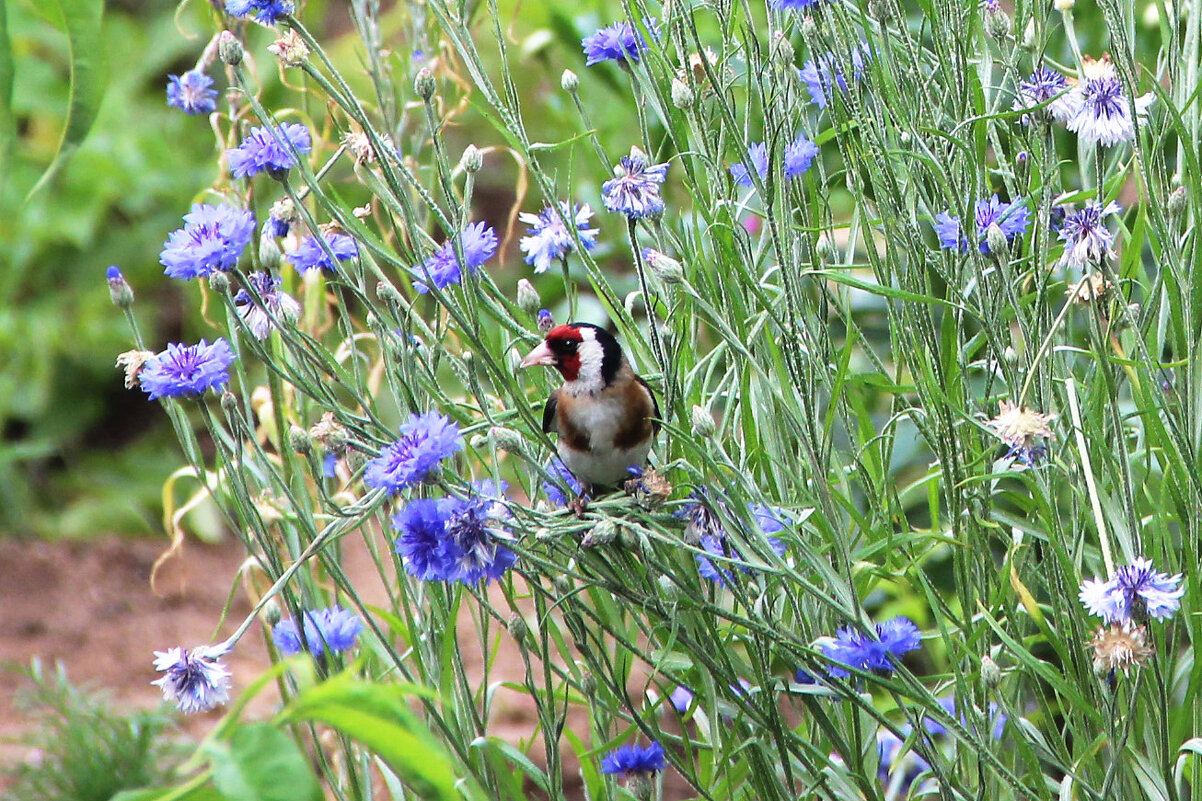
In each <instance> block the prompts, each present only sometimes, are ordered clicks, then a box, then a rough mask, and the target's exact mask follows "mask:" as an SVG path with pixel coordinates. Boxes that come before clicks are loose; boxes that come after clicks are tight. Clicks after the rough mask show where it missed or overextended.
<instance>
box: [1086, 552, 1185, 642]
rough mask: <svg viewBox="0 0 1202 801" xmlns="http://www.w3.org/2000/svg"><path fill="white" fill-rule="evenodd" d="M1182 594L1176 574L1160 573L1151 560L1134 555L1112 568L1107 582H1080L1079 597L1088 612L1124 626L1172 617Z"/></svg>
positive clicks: (1108, 621)
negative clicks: (1126, 561)
mask: <svg viewBox="0 0 1202 801" xmlns="http://www.w3.org/2000/svg"><path fill="white" fill-rule="evenodd" d="M1184 594H1185V589H1184V588H1183V587H1182V586H1181V574H1180V573H1178V574H1177V575H1175V576H1170V575H1169V574H1167V573H1161V572H1160V571H1158V570H1156V569H1154V568H1153V567H1152V560H1151V559H1145V558H1143V557H1137V558H1136V559H1135V561H1134V562H1132V563H1131V564H1130V565H1124V566H1123V567H1120V568H1119V569H1118V570H1116V571H1115V572H1114V575H1113V576H1111V577H1110V579H1109V580H1108V581H1102V580H1101V579H1094V580H1092V581H1091V580H1089V579H1086V580H1085V581H1083V582H1082V583H1081V592H1080V598H1081V603H1082V604H1084V605H1085V608H1086V609H1087V610H1088V611H1089V613H1090V614H1091V615H1096V616H1098V617H1100V618H1102V620H1104V621H1105V622H1107V623H1117V624H1120V625H1125V624H1127V623H1132V622H1134V623H1142V622H1143V621H1145V620H1147V619H1148V618H1154V619H1156V620H1166V619H1168V618H1170V617H1172V616H1173V615H1174V614H1175V613H1176V612H1177V610H1178V609H1180V608H1181V597H1182V596H1183V595H1184Z"/></svg>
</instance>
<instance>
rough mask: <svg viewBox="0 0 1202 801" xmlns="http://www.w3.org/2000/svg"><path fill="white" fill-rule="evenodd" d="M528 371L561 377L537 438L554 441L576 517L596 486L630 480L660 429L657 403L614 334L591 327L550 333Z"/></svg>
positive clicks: (531, 357) (578, 326)
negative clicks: (575, 491) (573, 488)
mask: <svg viewBox="0 0 1202 801" xmlns="http://www.w3.org/2000/svg"><path fill="white" fill-rule="evenodd" d="M534 366H544V367H554V368H555V369H556V370H558V371H559V373H560V375H562V376H563V385H562V386H560V387H559V389H557V390H555V391H554V392H552V393H551V397H549V398H547V405H546V407H545V408H544V409H543V432H544V433H548V434H551V433H553V434H556V435H557V437H558V442H557V443H556V450H557V451H558V453H559V458H560V460H562V461H563V464H564V466H565V467H566V468H567V469H568V470H569V471H570V472H571V473H572V475H573V476H575V477H576V479H577V480H578V481H579V482H580V484H581V493H580V498H578V499H577V501H576V502H575V503H574V504H573V507H574V509H575V510H576V511H577V512H578V513H579V512H580V511H581V510H582V509H583V502H584V499H585V497H586V496H587V495H588V493H589V492H590V491H591V490H592V489H593V488H594V487H597V486H614V485H617V484H619V483H621V482H623V481H624V480H626V479H628V478H629V477H630V474H629V472H628V468H630V467H639V468H641V467H642V466H643V465H645V464H646V463H647V455H648V453H650V451H651V443H652V441H653V440H654V439H655V435H656V434H658V433H659V429H660V414H659V403H658V402H657V401H656V399H655V394H654V393H652V391H651V387H650V386H648V385H647V382H646V381H644V380H643V379H642V378H640V377H639V376H638V374H636V373H635V372H634V368H632V367H631V366H630V361H629V360H628V359H627V358H626V354H625V353H623V352H622V346H621V345H619V344H618V341H617V340H616V339H614V337H613V335H611V334H610V333H609V332H608V331H606V330H605V329H603V328H601V327H600V326H596V325H593V324H591V323H566V324H564V325H558V326H555V327H554V328H552V329H551V330H550V331H548V332H547V336H546V338H545V339H544V340H543V341H542V342H541V343H539V345H538V347H536V348H535V349H534V350H532V351H530V353H529V354H527V355H526V358H524V359H522V361H521V364H520V367H522V368H526V367H534Z"/></svg>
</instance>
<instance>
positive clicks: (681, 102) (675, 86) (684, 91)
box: [672, 78, 697, 108]
mask: <svg viewBox="0 0 1202 801" xmlns="http://www.w3.org/2000/svg"><path fill="white" fill-rule="evenodd" d="M696 99H697V96H696V94H694V93H693V90H692V89H690V88H689V85H688V84H686V83H685V82H684V81H682V80H680V79H679V78H673V79H672V105H674V106H676V108H689V107H690V106H692V105H693V102H694V101H695V100H696Z"/></svg>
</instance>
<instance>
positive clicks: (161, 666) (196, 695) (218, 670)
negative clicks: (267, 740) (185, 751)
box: [151, 646, 230, 715]
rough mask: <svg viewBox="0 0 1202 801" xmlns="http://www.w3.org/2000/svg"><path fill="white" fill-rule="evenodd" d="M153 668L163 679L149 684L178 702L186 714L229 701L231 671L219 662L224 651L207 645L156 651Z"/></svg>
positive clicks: (164, 695) (202, 710)
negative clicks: (189, 648)
mask: <svg viewBox="0 0 1202 801" xmlns="http://www.w3.org/2000/svg"><path fill="white" fill-rule="evenodd" d="M154 655H155V660H154V669H155V670H157V671H159V672H161V673H163V674H164V675H163V676H162V678H159V679H156V680H155V681H152V682H151V684H153V685H155V686H157V687H160V688H161V689H162V690H163V698H164V699H165V700H167V701H171V702H173V703H175V704H177V705H178V706H179V708H180V711H181V712H183V713H184V714H185V715H191V714H192V713H194V712H206V711H208V710H210V709H212V708H214V707H217V706H221V705H222V704H224V703H225V702H226V701H228V700H230V671H229V668H227V667H226V666H225V665H224V664H223V663H222V662H221V657H222V656H224V655H225V652H224V651H222V650H220V649H218V648H212V647H207V646H202V647H199V648H193V649H192V650H191V651H188V650H185V649H183V648H169V649H167V650H166V651H155V652H154Z"/></svg>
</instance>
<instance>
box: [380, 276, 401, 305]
mask: <svg viewBox="0 0 1202 801" xmlns="http://www.w3.org/2000/svg"><path fill="white" fill-rule="evenodd" d="M376 297H378V298H379V299H380V300H382V301H384V302H385V303H391V304H393V305H395V306H400V305H402V304H403V303H404V302H405V299H404V298H403V297H401V292H400V290H399V289H397V288H396V287H395V286H393V285H392V284H390V283H388V282H387V281H381V282H379V283H378V284H376Z"/></svg>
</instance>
